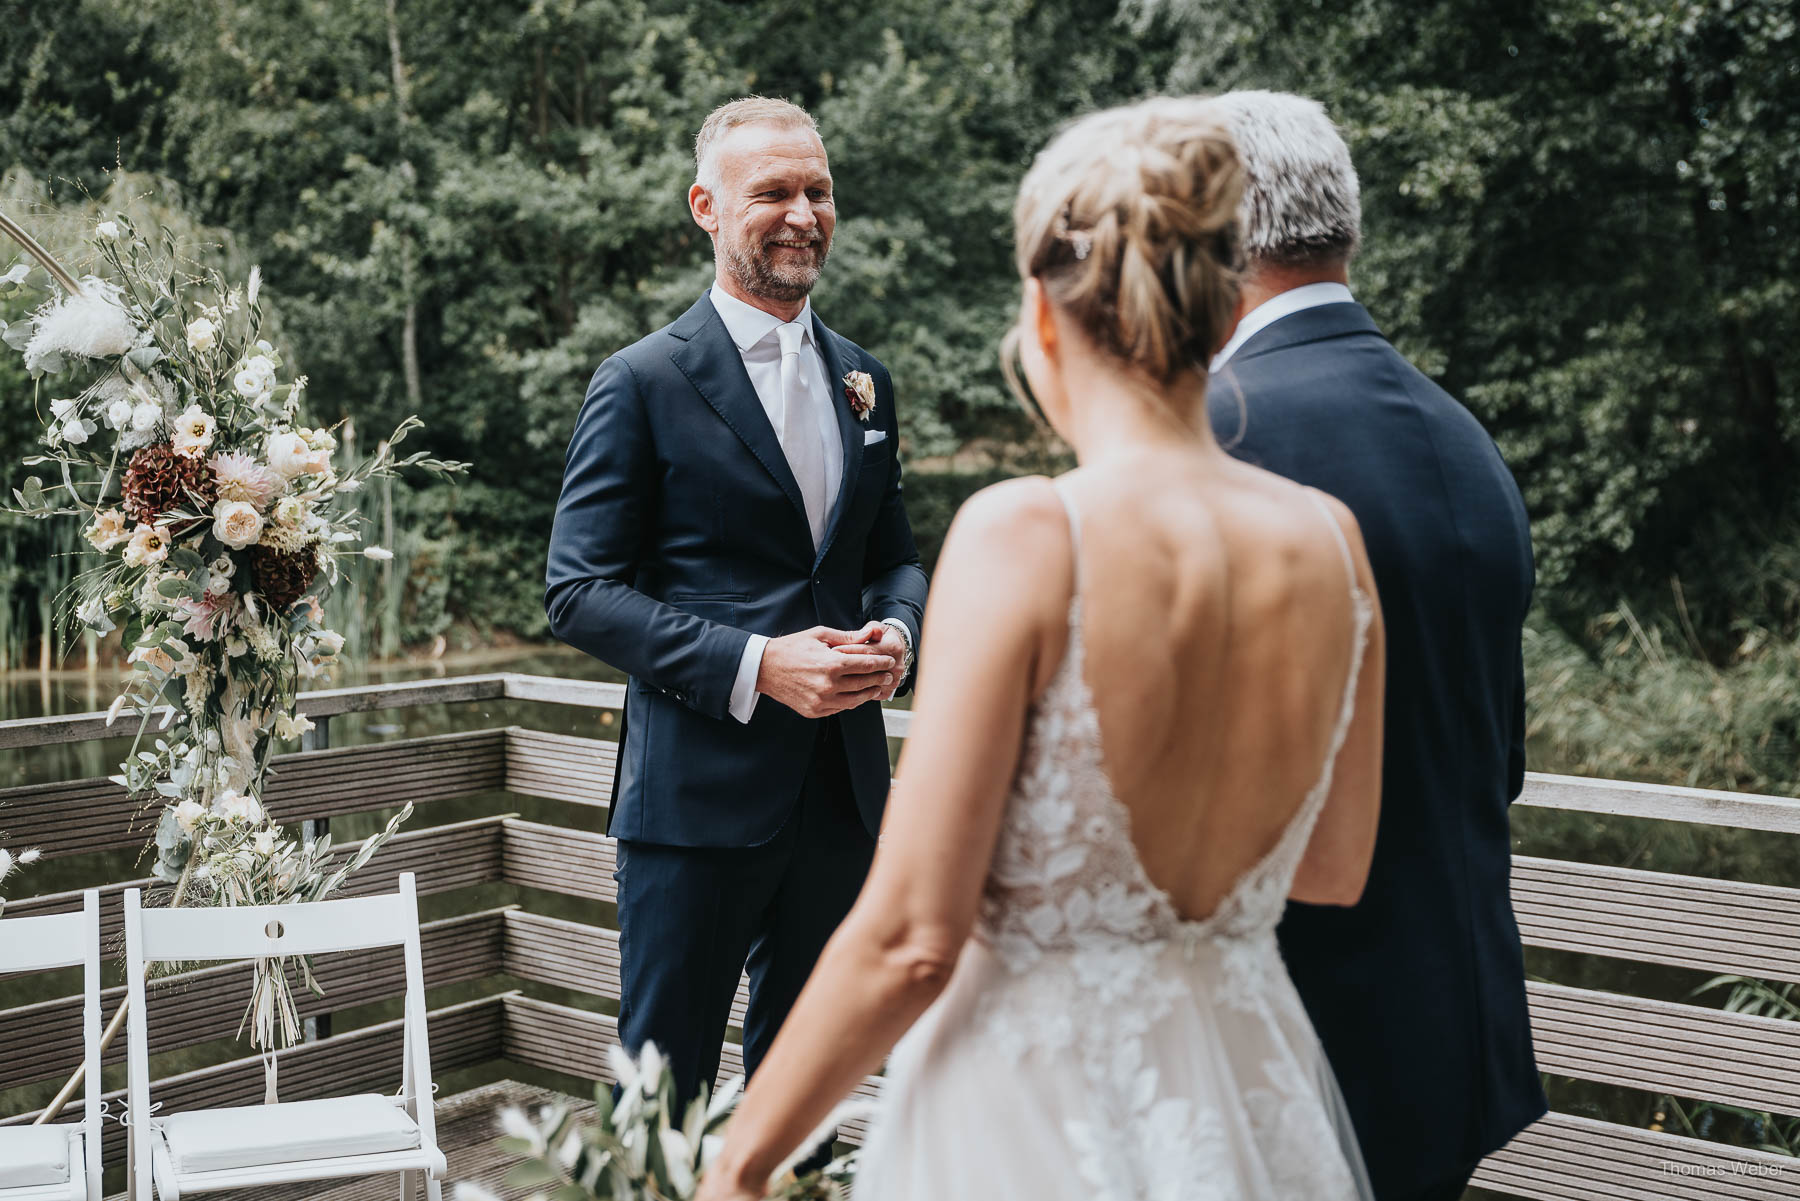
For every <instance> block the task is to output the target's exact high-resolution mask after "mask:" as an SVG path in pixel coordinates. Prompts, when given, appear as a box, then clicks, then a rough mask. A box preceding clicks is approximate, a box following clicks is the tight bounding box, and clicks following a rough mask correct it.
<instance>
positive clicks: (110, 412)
mask: <svg viewBox="0 0 1800 1201" xmlns="http://www.w3.org/2000/svg"><path fill="white" fill-rule="evenodd" d="M131 412H132V409H131V402H130V401H129V400H126V399H125V398H124V397H123V396H121V397H120V398H119V399H117V400H115V401H113V402H112V403H111V404H109V405H107V406H106V424H107V426H108V427H109V428H111V429H115V430H122V429H124V428H125V427H126V426H128V425H130V424H131Z"/></svg>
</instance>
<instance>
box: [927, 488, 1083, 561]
mask: <svg viewBox="0 0 1800 1201" xmlns="http://www.w3.org/2000/svg"><path fill="white" fill-rule="evenodd" d="M1068 529H1069V519H1068V514H1067V512H1066V510H1065V509H1064V508H1063V503H1062V501H1061V499H1060V498H1059V497H1058V496H1057V494H1056V485H1055V484H1054V483H1052V482H1051V481H1050V479H1049V478H1048V477H1047V476H1041V475H1026V476H1020V477H1019V478H1017V479H1011V480H1002V481H1001V482H1000V483H998V484H989V485H988V486H987V487H985V488H983V489H981V491H979V492H977V493H975V494H974V495H973V496H971V497H969V499H968V500H966V501H964V502H963V505H962V508H960V509H958V510H957V511H956V519H955V520H954V521H952V522H951V523H950V534H949V536H948V538H946V541H945V547H946V549H948V547H949V538H955V537H956V536H957V535H959V534H960V535H961V536H962V539H963V540H964V541H975V540H977V539H981V540H991V539H997V538H998V539H1005V538H1033V539H1035V538H1042V537H1046V536H1048V535H1051V534H1056V533H1060V534H1061V535H1062V541H1063V542H1065V543H1066V542H1068V541H1069V537H1068Z"/></svg>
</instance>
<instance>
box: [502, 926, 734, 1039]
mask: <svg viewBox="0 0 1800 1201" xmlns="http://www.w3.org/2000/svg"><path fill="white" fill-rule="evenodd" d="M506 974H507V975H509V976H517V977H518V978H519V979H521V980H530V981H533V982H534V983H537V984H548V985H550V986H551V987H553V988H568V989H574V990H576V991H579V992H585V993H590V994H592V995H593V996H596V997H606V998H608V999H609V1000H615V1001H616V1000H618V998H619V932H618V931H617V930H608V929H607V928H606V927H604V926H587V925H583V924H582V923H580V922H570V921H564V920H562V919H560V918H554V917H543V916H541V915H539V914H535V913H527V912H525V911H524V910H522V909H514V910H511V911H510V912H508V913H507V915H506ZM749 1003H750V980H749V978H748V977H747V976H742V975H740V976H739V977H738V987H737V992H736V994H734V995H733V997H732V999H731V1024H732V1025H734V1026H742V1025H743V1024H744V1008H745V1006H747V1005H748V1004H749Z"/></svg>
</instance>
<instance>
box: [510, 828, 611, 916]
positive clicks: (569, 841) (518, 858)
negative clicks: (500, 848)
mask: <svg viewBox="0 0 1800 1201" xmlns="http://www.w3.org/2000/svg"><path fill="white" fill-rule="evenodd" d="M614 846H615V844H614V843H613V840H612V839H610V838H608V837H607V836H606V835H604V834H594V833H590V832H588V831H586V830H570V829H565V828H564V827H562V826H546V825H544V824H542V823H540V822H528V821H524V820H522V819H520V818H516V817H514V818H508V819H507V820H506V861H505V864H504V866H503V867H502V869H501V871H502V875H503V876H504V878H505V880H506V882H507V883H508V884H517V885H520V886H522V887H525V888H541V889H544V890H546V891H548V892H559V893H563V894H565V895H567V896H572V897H585V898H587V899H588V900H590V901H612V900H615V899H616V898H617V894H618V890H617V886H616V885H615V884H614V883H613V878H612V873H613V866H614V859H613V852H614Z"/></svg>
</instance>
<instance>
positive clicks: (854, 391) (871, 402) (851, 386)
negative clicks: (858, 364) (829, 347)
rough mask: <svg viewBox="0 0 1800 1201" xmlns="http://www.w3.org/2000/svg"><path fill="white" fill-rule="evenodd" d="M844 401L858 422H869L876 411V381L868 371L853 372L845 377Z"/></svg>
mask: <svg viewBox="0 0 1800 1201" xmlns="http://www.w3.org/2000/svg"><path fill="white" fill-rule="evenodd" d="M844 399H845V400H848V401H849V402H850V411H851V412H852V413H855V414H856V419H857V420H858V421H865V422H866V421H867V420H868V419H869V414H870V413H873V412H874V411H875V381H874V380H872V379H870V378H869V373H868V372H867V371H852V372H850V373H848V374H847V375H845V376H844Z"/></svg>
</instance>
